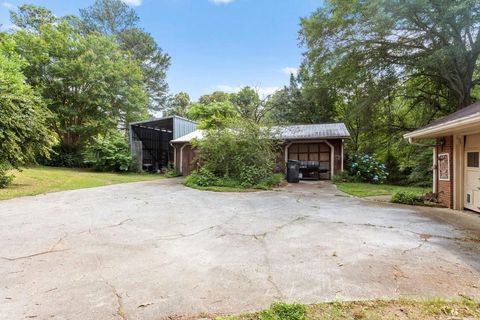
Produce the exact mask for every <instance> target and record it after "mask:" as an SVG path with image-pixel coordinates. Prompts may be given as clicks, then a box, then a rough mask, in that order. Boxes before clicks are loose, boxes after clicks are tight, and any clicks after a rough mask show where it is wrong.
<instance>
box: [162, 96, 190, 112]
mask: <svg viewBox="0 0 480 320" xmlns="http://www.w3.org/2000/svg"><path fill="white" fill-rule="evenodd" d="M190 104H191V101H190V96H189V95H188V93H186V92H179V93H177V94H176V95H175V96H173V98H172V99H171V100H170V102H169V106H168V108H167V109H166V110H165V115H166V116H174V115H176V116H180V117H187V113H188V108H189V107H190Z"/></svg>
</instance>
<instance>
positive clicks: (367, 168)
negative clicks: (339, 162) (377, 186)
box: [349, 154, 388, 183]
mask: <svg viewBox="0 0 480 320" xmlns="http://www.w3.org/2000/svg"><path fill="white" fill-rule="evenodd" d="M349 174H350V175H351V176H352V177H355V180H358V181H362V182H370V183H383V182H385V180H386V179H387V177H388V172H387V171H386V169H385V165H384V164H383V163H380V162H378V161H377V160H376V159H375V158H374V157H372V156H369V155H367V154H366V155H354V156H353V157H352V159H351V163H350V166H349Z"/></svg>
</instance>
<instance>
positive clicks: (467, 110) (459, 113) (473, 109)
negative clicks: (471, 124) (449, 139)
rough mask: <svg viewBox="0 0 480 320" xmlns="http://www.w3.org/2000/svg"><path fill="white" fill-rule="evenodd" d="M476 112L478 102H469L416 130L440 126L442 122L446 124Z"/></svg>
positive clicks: (479, 108) (479, 103) (478, 107)
mask: <svg viewBox="0 0 480 320" xmlns="http://www.w3.org/2000/svg"><path fill="white" fill-rule="evenodd" d="M477 113H480V102H477V103H474V104H471V105H469V106H468V107H465V108H463V109H460V110H458V111H456V112H454V113H451V114H449V115H448V116H446V117H443V118H440V119H438V120H435V121H433V122H430V123H429V124H428V125H426V126H424V127H422V128H419V129H418V130H423V129H427V128H432V127H436V126H440V125H442V124H446V123H448V122H451V121H455V120H460V119H462V118H466V117H469V116H472V115H474V114H477ZM418 130H416V131H418ZM414 132H415V131H414Z"/></svg>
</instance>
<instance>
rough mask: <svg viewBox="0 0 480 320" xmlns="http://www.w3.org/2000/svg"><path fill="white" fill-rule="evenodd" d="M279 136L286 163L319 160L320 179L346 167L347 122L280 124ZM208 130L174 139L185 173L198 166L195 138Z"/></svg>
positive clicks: (177, 163) (179, 164)
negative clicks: (193, 142)
mask: <svg viewBox="0 0 480 320" xmlns="http://www.w3.org/2000/svg"><path fill="white" fill-rule="evenodd" d="M273 132H274V134H275V138H276V139H278V140H279V141H280V142H281V144H282V148H281V152H280V154H279V159H281V162H282V165H284V164H285V163H286V162H287V161H288V160H300V161H315V162H318V164H319V166H320V169H321V172H322V173H321V174H320V176H319V178H320V179H331V178H332V177H333V176H334V175H335V174H337V173H339V172H341V171H343V162H344V154H343V144H344V140H345V139H348V138H350V133H349V132H348V130H347V128H346V126H345V124H343V123H322V124H302V125H291V126H278V127H275V128H273ZM203 135H204V132H203V131H202V130H196V131H194V132H191V133H189V134H187V135H185V136H183V137H180V138H177V139H174V140H172V141H171V144H172V146H173V147H174V149H175V152H174V163H175V168H177V170H178V171H179V172H180V173H181V174H182V175H188V174H190V172H191V171H192V170H194V169H195V164H194V163H193V161H192V160H193V159H194V157H195V150H194V149H193V148H192V145H191V142H192V140H194V139H202V138H203Z"/></svg>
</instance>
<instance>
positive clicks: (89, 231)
mask: <svg viewBox="0 0 480 320" xmlns="http://www.w3.org/2000/svg"><path fill="white" fill-rule="evenodd" d="M127 222H133V219H132V218H128V219H125V220H122V221H120V222H118V223H115V224H110V225H107V226H103V227H99V228H92V226H90V227H89V228H88V230H84V231H80V232H77V233H76V234H83V233H87V232H88V233H92V231H93V232H95V231H99V230H105V229H110V228H116V227H120V226H123V225H124V224H125V223H127Z"/></svg>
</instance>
